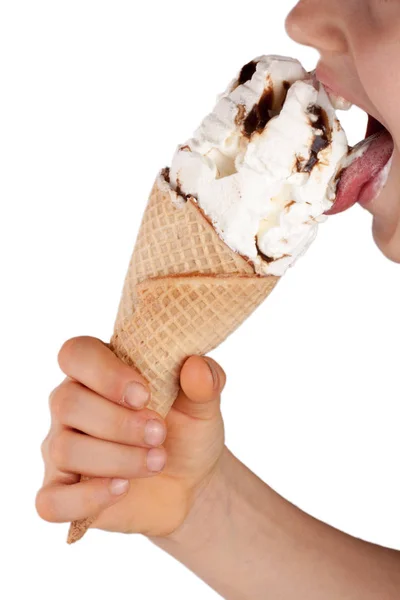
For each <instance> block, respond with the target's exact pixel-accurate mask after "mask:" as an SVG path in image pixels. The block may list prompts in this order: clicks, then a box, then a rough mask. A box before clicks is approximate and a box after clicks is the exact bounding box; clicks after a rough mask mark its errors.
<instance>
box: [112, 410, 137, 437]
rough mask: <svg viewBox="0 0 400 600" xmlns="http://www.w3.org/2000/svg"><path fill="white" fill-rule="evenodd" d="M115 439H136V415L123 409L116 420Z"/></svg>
mask: <svg viewBox="0 0 400 600" xmlns="http://www.w3.org/2000/svg"><path fill="white" fill-rule="evenodd" d="M114 427H115V439H124V440H132V441H134V438H135V432H136V430H137V419H136V415H134V414H131V412H128V411H121V414H120V415H118V417H117V418H116V420H115V425H114Z"/></svg>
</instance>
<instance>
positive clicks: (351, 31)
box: [286, 0, 400, 246]
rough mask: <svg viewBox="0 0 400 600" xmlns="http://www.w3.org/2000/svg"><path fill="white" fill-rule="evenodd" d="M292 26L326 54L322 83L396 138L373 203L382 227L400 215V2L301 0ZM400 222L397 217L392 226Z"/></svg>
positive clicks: (320, 72)
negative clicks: (387, 170) (383, 183)
mask: <svg viewBox="0 0 400 600" xmlns="http://www.w3.org/2000/svg"><path fill="white" fill-rule="evenodd" d="M286 28H287V32H288V34H289V35H290V36H291V37H292V38H293V39H294V40H295V41H297V42H299V43H301V44H305V45H307V46H313V47H314V48H316V49H317V50H318V51H319V52H320V55H321V59H320V62H319V65H318V69H317V76H318V78H319V79H320V80H321V81H322V83H324V84H325V85H326V86H328V87H330V88H331V89H332V91H333V92H335V93H336V94H339V95H340V96H343V97H344V98H346V99H347V100H350V101H351V102H352V103H353V104H355V105H357V106H359V107H360V108H362V109H363V110H365V111H366V112H367V113H368V114H369V115H371V116H372V117H374V118H375V119H376V120H377V121H379V122H380V123H381V124H383V125H384V126H385V127H386V129H388V131H389V132H390V134H391V135H392V137H393V140H394V144H395V150H394V154H393V162H392V168H391V171H390V174H389V179H388V182H387V185H386V187H385V188H384V190H383V191H382V193H381V195H380V198H379V202H378V201H377V199H376V200H374V201H373V202H374V203H375V205H376V207H375V212H374V211H373V210H371V212H373V213H374V215H375V217H377V218H376V219H375V221H376V222H375V229H376V228H379V223H380V222H382V218H380V217H381V216H383V217H385V214H386V216H387V215H388V214H391V215H392V216H393V215H394V214H395V213H396V214H397V217H398V216H399V213H400V193H399V190H400V153H399V149H400V76H399V70H400V0H301V1H300V2H299V3H298V4H297V5H296V6H295V8H294V9H293V10H292V12H291V13H290V14H289V16H288V18H287V22H286ZM368 133H373V130H372V131H369V132H368ZM380 213H382V215H380ZM383 220H385V219H383ZM387 221H388V220H387V219H386V226H385V227H386V230H385V232H381V235H385V236H386V237H387V238H388V239H389V236H392V237H393V235H394V231H390V224H389V225H388V223H387ZM398 221H399V219H398V218H397V220H396V219H395V218H392V219H391V223H392V225H391V227H392V229H394V228H395V227H398ZM375 233H376V231H375ZM378 237H379V236H378ZM387 241H388V240H387ZM383 244H384V240H380V245H381V246H382V245H383Z"/></svg>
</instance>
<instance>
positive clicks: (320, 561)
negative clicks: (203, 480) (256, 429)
mask: <svg viewBox="0 0 400 600" xmlns="http://www.w3.org/2000/svg"><path fill="white" fill-rule="evenodd" d="M153 541H154V542H155V543H156V544H157V545H158V546H160V547H161V548H163V549H164V550H165V551H167V552H168V553H169V554H171V555H172V556H174V557H175V558H176V559H177V560H179V561H180V562H182V563H183V564H185V565H186V566H187V567H188V568H189V569H191V570H192V571H193V572H194V573H196V574H197V575H198V576H199V577H200V578H202V579H203V580H204V581H205V582H206V583H208V584H209V585H210V586H211V587H212V588H213V589H215V590H216V591H217V592H218V593H220V594H221V595H222V596H223V597H224V598H226V599H228V600H243V599H248V598H251V599H252V600H258V599H263V600H265V599H267V598H271V599H273V600H302V599H304V600H337V599H338V598H346V599H348V600H370V599H371V600H372V599H374V600H375V599H376V600H378V599H379V600H392V599H393V600H395V599H398V598H399V597H400V557H399V554H398V553H396V552H395V551H393V550H387V549H384V548H380V547H378V546H374V545H372V544H368V543H366V542H362V541H360V540H357V539H355V538H352V537H350V536H348V535H346V534H344V533H341V532H339V531H337V530H335V529H333V528H331V527H329V526H328V525H325V524H323V523H321V522H319V521H317V520H315V519H313V518H312V517H310V516H308V515H306V514H305V513H303V512H302V511H301V510H299V509H298V508H296V507H294V506H293V505H291V504H290V503H288V502H286V501H285V500H284V499H283V498H281V497H280V496H279V495H278V494H276V493H275V492H274V491H273V490H271V488H269V487H268V486H267V485H266V484H265V483H263V482H262V481H261V480H260V479H258V478H257V477H256V476H255V475H254V474H253V473H251V472H250V471H249V470H248V469H247V468H246V467H245V466H244V465H243V464H242V463H240V461H238V460H237V459H236V458H235V457H234V456H233V455H232V454H230V453H229V452H228V451H226V452H225V455H224V457H223V459H222V461H221V464H220V467H219V470H218V472H217V473H216V474H215V476H214V477H213V479H212V481H211V482H210V484H209V486H208V488H207V489H206V490H205V491H204V492H203V494H202V495H201V496H200V498H199V501H198V502H197V504H196V505H195V507H194V510H193V511H192V513H191V514H190V515H189V518H188V519H187V521H186V523H185V524H184V525H183V526H182V527H181V528H180V530H179V531H178V532H176V533H175V534H174V535H173V536H172V537H171V538H167V539H156V540H153Z"/></svg>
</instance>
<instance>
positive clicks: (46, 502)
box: [35, 488, 57, 523]
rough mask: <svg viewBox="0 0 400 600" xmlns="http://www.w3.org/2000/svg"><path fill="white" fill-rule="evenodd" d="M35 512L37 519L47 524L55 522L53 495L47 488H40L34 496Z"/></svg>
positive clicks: (55, 506) (55, 508)
mask: <svg viewBox="0 0 400 600" xmlns="http://www.w3.org/2000/svg"><path fill="white" fill-rule="evenodd" d="M35 508H36V512H37V513H38V515H39V517H40V518H41V519H43V520H44V521H48V522H49V523H55V522H56V521H57V504H56V502H55V498H54V495H53V494H51V493H50V490H49V489H48V488H47V489H46V488H42V489H41V490H39V492H38V493H37V495H36V501H35Z"/></svg>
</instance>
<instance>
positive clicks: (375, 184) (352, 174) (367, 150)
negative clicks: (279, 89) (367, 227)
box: [316, 65, 394, 215]
mask: <svg viewBox="0 0 400 600" xmlns="http://www.w3.org/2000/svg"><path fill="white" fill-rule="evenodd" d="M316 76H317V78H318V79H319V80H320V81H321V83H323V84H324V86H325V88H326V90H327V92H328V94H329V95H330V96H331V99H332V102H333V103H334V102H335V96H336V90H335V87H334V83H333V80H332V78H330V77H329V74H327V73H326V72H325V70H324V68H323V67H322V66H321V65H319V66H318V68H317V72H316ZM339 95H341V92H339ZM332 96H333V98H332ZM354 104H357V102H354ZM337 108H341V107H340V106H337ZM361 108H363V107H361ZM368 117H369V118H368V126H367V131H366V136H365V139H364V140H362V141H361V142H360V143H359V144H357V145H356V146H355V147H354V148H352V149H351V150H350V152H349V154H348V156H347V157H346V159H345V161H344V163H343V165H342V169H341V170H340V172H339V173H338V174H337V176H336V177H337V184H336V199H335V203H334V205H333V207H332V208H331V209H330V210H329V211H328V212H327V213H326V214H328V215H333V214H337V213H340V212H343V211H345V210H347V209H349V208H350V207H351V206H353V205H354V204H356V203H357V202H358V203H360V204H362V205H363V206H366V205H367V204H369V202H371V201H372V200H373V199H374V198H375V197H376V196H377V195H378V194H379V192H380V191H381V190H382V188H383V186H384V185H385V183H386V181H387V177H388V174H389V169H390V165H391V162H390V161H391V157H392V155H393V149H394V143H393V138H392V136H391V135H390V133H389V131H388V130H387V129H386V128H385V127H384V126H383V125H382V124H381V123H380V122H379V121H378V120H377V119H375V118H374V117H372V116H370V115H368Z"/></svg>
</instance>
